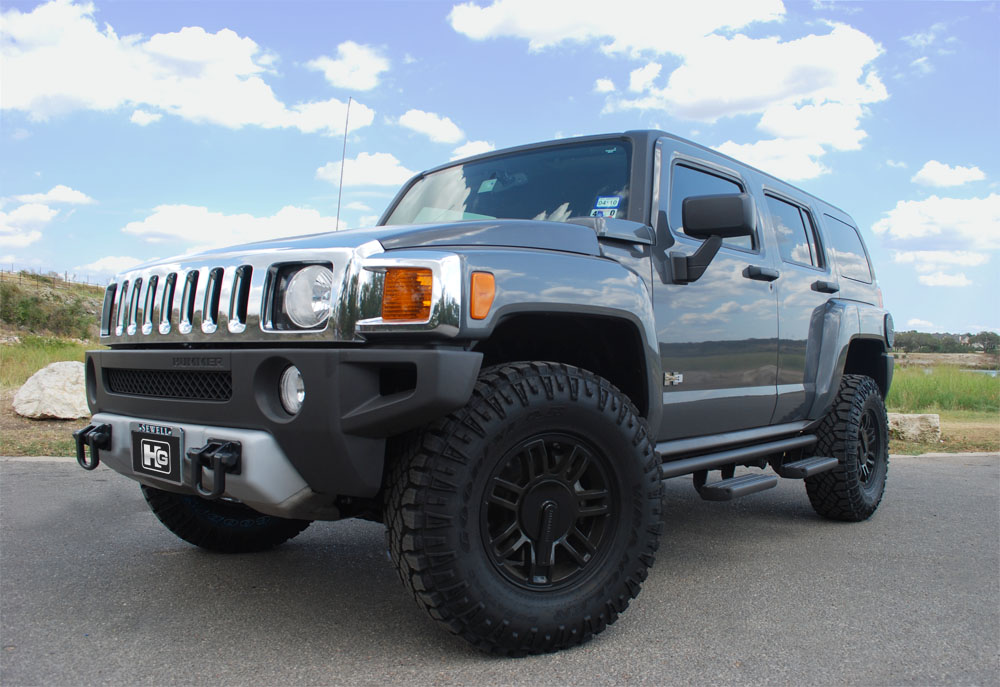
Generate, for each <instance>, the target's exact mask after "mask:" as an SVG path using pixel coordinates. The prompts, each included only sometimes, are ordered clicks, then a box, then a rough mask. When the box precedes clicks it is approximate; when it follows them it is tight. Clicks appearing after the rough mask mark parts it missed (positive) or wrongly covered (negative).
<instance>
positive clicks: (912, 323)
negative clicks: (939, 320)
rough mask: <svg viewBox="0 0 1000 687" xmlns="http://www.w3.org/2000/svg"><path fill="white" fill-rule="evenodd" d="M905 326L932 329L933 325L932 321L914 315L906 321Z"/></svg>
mask: <svg viewBox="0 0 1000 687" xmlns="http://www.w3.org/2000/svg"><path fill="white" fill-rule="evenodd" d="M906 326H907V327H913V328H914V329H933V328H934V326H935V325H934V323H933V322H928V321H927V320H921V319H919V318H916V317H914V318H911V319H909V320H907V321H906Z"/></svg>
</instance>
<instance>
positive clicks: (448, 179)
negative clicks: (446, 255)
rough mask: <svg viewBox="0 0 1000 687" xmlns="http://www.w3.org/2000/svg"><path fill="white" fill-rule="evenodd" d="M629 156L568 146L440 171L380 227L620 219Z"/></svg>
mask: <svg viewBox="0 0 1000 687" xmlns="http://www.w3.org/2000/svg"><path fill="white" fill-rule="evenodd" d="M631 156H632V149H631V146H630V144H628V143H627V142H624V141H621V140H609V141H597V142H592V143H579V144H568V145H561V146H553V147H550V148H541V149H538V150H531V151H527V152H523V153H512V154H510V155H500V156H498V157H491V158H489V159H486V160H480V161H477V162H470V163H468V164H464V165H458V166H455V167H448V168H447V169H442V170H440V171H438V172H434V173H432V174H428V175H427V176H425V177H423V178H422V179H420V180H419V181H417V182H416V183H415V184H414V185H413V186H412V187H411V188H410V190H409V191H407V192H406V195H405V196H403V198H402V200H400V201H399V204H398V205H396V207H395V209H394V210H393V211H392V214H391V215H389V218H388V219H387V220H386V224H427V223H432V222H458V221H461V220H475V219H498V218H504V219H535V220H549V221H552V222H565V221H566V220H567V219H569V218H570V217H625V215H626V213H627V212H628V179H629V166H630V163H631Z"/></svg>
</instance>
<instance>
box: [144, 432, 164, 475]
mask: <svg viewBox="0 0 1000 687" xmlns="http://www.w3.org/2000/svg"><path fill="white" fill-rule="evenodd" d="M142 467H144V468H146V469H147V470H152V471H153V472H162V473H164V474H170V444H168V443H167V442H165V441H154V440H153V439H143V440H142Z"/></svg>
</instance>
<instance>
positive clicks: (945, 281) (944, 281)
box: [917, 272, 972, 286]
mask: <svg viewBox="0 0 1000 687" xmlns="http://www.w3.org/2000/svg"><path fill="white" fill-rule="evenodd" d="M917 279H918V280H919V281H920V283H921V284H924V285H926V286H969V285H970V284H972V282H971V281H969V279H968V277H966V276H965V275H964V274H963V273H961V272H959V273H958V274H945V273H944V272H935V273H934V274H921V275H920V276H919V277H917Z"/></svg>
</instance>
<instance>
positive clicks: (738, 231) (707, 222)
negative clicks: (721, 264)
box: [681, 193, 757, 239]
mask: <svg viewBox="0 0 1000 687" xmlns="http://www.w3.org/2000/svg"><path fill="white" fill-rule="evenodd" d="M681 217H682V220H681V221H682V222H683V223H684V233H685V234H687V235H688V236H691V237H693V238H696V239H707V238H709V237H711V236H718V237H720V238H724V239H731V238H735V237H737V236H751V235H753V231H754V229H755V228H756V226H757V210H756V207H755V206H754V202H753V197H752V196H751V195H750V194H748V193H722V194H719V195H714V196H689V197H688V198H685V199H684V203H683V204H682V205H681Z"/></svg>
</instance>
